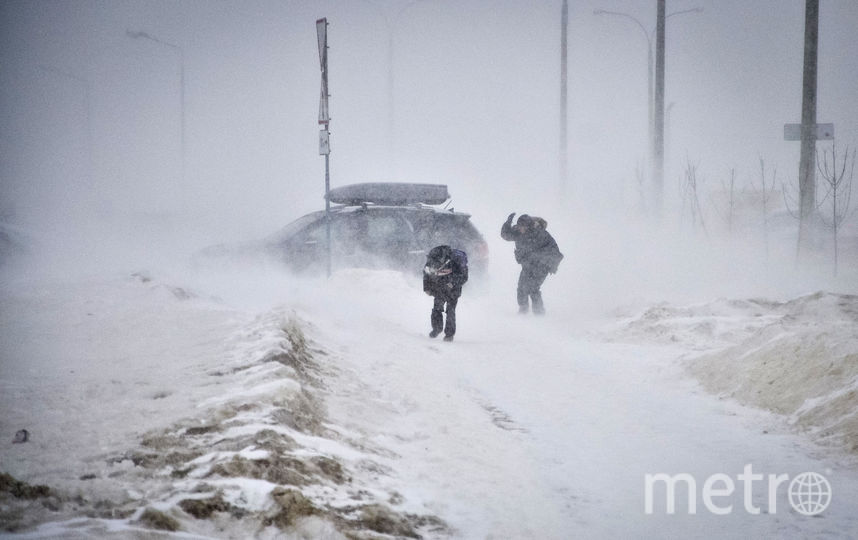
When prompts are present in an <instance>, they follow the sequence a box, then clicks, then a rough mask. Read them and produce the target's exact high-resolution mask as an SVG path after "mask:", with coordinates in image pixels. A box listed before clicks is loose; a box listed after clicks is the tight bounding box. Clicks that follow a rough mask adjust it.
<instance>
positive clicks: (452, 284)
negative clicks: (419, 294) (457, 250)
mask: <svg viewBox="0 0 858 540" xmlns="http://www.w3.org/2000/svg"><path fill="white" fill-rule="evenodd" d="M466 281H468V266H467V263H465V262H463V261H462V260H461V259H460V258H459V257H456V256H454V253H453V250H452V249H451V248H450V246H437V247H434V248H432V250H431V251H429V255H428V256H427V259H426V266H425V267H424V268H423V291H424V292H425V293H426V294H429V295H432V296H442V297H444V298H458V297H459V296H461V294H462V285H464V284H465V282H466Z"/></svg>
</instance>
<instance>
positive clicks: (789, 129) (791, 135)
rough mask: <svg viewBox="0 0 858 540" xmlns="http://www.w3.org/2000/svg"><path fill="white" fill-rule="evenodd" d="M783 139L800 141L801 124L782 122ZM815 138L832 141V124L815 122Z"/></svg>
mask: <svg viewBox="0 0 858 540" xmlns="http://www.w3.org/2000/svg"><path fill="white" fill-rule="evenodd" d="M784 140H785V141H800V140H801V124H784ZM816 140H817V141H832V140H834V124H816Z"/></svg>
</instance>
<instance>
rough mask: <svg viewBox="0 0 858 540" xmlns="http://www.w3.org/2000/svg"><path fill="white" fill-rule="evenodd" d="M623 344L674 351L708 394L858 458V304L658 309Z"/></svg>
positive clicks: (834, 300) (735, 303) (831, 301)
mask: <svg viewBox="0 0 858 540" xmlns="http://www.w3.org/2000/svg"><path fill="white" fill-rule="evenodd" d="M616 334H617V335H618V336H619V337H621V338H622V339H634V340H644V341H649V342H656V343H664V344H669V343H673V344H677V345H680V346H682V347H683V348H684V349H685V350H686V351H689V352H687V360H686V367H687V370H688V372H689V373H690V374H692V375H693V376H694V377H696V378H697V379H699V381H700V382H701V384H702V385H703V387H704V388H706V389H707V390H708V391H710V392H713V393H716V394H719V395H722V396H727V397H730V398H733V399H736V400H737V401H739V402H741V403H743V404H747V405H752V406H755V407H760V408H764V409H767V410H770V411H773V412H775V413H778V414H781V415H785V416H786V417H787V418H788V421H789V423H790V424H792V425H793V426H794V427H795V428H797V429H799V430H801V431H805V432H807V433H809V434H810V435H811V436H812V437H813V438H814V439H815V440H816V441H818V442H820V443H822V444H826V445H831V446H835V447H839V448H842V449H845V450H846V451H848V452H852V453H858V296H852V295H842V294H830V293H823V292H818V293H815V294H811V295H807V296H801V297H799V298H795V299H793V300H790V301H787V302H771V301H767V300H760V299H752V300H718V301H715V302H711V303H707V304H702V305H695V306H687V307H671V306H667V305H659V306H656V307H653V308H651V309H649V310H647V311H646V312H644V313H643V314H642V315H641V316H639V317H636V318H633V319H631V320H629V321H625V322H624V323H623V324H622V325H621V327H620V328H617V329H616Z"/></svg>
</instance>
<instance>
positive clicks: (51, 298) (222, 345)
mask: <svg viewBox="0 0 858 540" xmlns="http://www.w3.org/2000/svg"><path fill="white" fill-rule="evenodd" d="M2 303H3V306H4V307H3V311H2V318H1V319H0V328H2V333H3V335H4V342H5V343H4V346H3V359H2V362H0V385H2V393H0V408H2V410H3V411H4V414H3V415H2V416H0V437H2V439H0V440H2V453H0V456H2V457H0V473H2V476H0V524H1V525H0V528H2V530H3V531H6V532H13V531H26V530H29V532H28V533H24V534H23V535H22V536H23V537H30V536H32V537H52V538H53V537H68V538H78V537H93V536H98V537H105V536H107V537H134V536H135V535H138V534H141V531H146V530H150V531H151V530H158V531H163V532H171V533H175V534H177V535H179V536H187V535H191V536H194V535H199V536H202V537H232V538H243V537H246V536H248V535H253V536H258V537H274V536H278V535H282V534H284V533H283V531H291V532H290V534H296V535H299V536H302V535H303V536H306V537H313V538H320V537H323V538H324V537H326V538H341V537H343V533H346V534H348V535H349V536H351V537H353V538H361V537H363V536H365V535H367V534H372V535H375V534H393V535H396V536H405V537H415V536H417V535H418V534H419V533H418V531H422V532H423V534H424V535H425V534H427V533H429V534H431V533H432V532H433V531H434V532H436V533H437V532H445V531H446V526H445V524H444V523H443V522H442V521H441V520H440V519H438V518H436V517H434V516H431V515H425V509H423V508H422V507H421V506H420V504H419V502H415V501H411V500H409V501H405V500H404V499H403V497H402V496H401V495H400V494H398V493H396V492H384V491H382V490H379V489H377V488H376V487H375V486H374V484H373V479H374V478H375V477H377V476H378V472H379V471H381V470H384V469H385V466H384V465H382V464H380V463H379V461H383V460H384V459H385V458H386V457H389V456H388V454H389V453H388V452H387V451H386V450H385V449H383V448H380V447H376V446H373V445H372V444H369V443H368V442H367V441H363V440H362V441H358V440H355V439H354V438H353V435H352V434H350V433H349V432H348V431H347V430H344V429H342V428H340V427H338V426H335V425H332V424H330V423H329V422H328V420H327V417H326V416H327V415H326V410H325V409H326V405H325V400H326V392H327V391H326V385H327V384H328V382H329V381H331V380H333V379H336V377H337V373H336V367H335V366H333V365H331V364H330V363H329V362H325V361H324V360H325V355H326V354H327V353H326V352H325V350H324V349H323V348H320V347H317V346H316V345H314V344H313V343H311V342H310V341H309V340H308V339H307V338H306V337H305V333H304V328H305V325H306V323H304V322H302V321H300V320H299V319H298V318H297V317H296V316H295V315H294V314H293V313H292V312H291V311H290V310H288V309H285V308H278V309H273V310H269V311H266V312H264V313H262V314H261V315H252V314H248V313H244V312H241V311H238V310H234V309H230V308H226V307H225V306H224V305H223V303H221V302H218V301H216V299H212V298H204V297H200V296H198V295H196V294H194V293H193V292H191V291H189V290H187V289H185V288H180V287H174V286H170V285H167V284H164V283H161V282H159V281H158V280H157V279H153V278H152V277H150V276H148V275H146V274H135V275H134V276H131V277H125V278H119V279H114V280H101V279H98V280H96V279H93V280H89V281H86V282H83V283H61V282H55V283H51V284H47V283H44V282H40V283H38V284H34V286H32V287H30V288H27V287H23V288H22V287H21V284H20V283H19V284H18V286H16V287H15V288H14V292H11V291H10V290H7V291H4V294H3V302H2ZM320 360H321V361H320ZM20 429H26V430H27V431H28V434H29V440H28V441H27V442H25V443H18V444H16V443H13V437H14V434H15V433H16V431H18V430H20ZM23 479H25V480H26V481H22V480H23ZM34 526H35V527H36V528H35V529H32V527H34Z"/></svg>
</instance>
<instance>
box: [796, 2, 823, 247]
mask: <svg viewBox="0 0 858 540" xmlns="http://www.w3.org/2000/svg"><path fill="white" fill-rule="evenodd" d="M818 44H819V0H805V8H804V76H803V81H802V92H801V157H800V160H799V165H798V189H799V208H800V209H799V212H800V214H799V233H798V234H799V240H798V241H799V247H801V246H802V245H803V244H804V242H805V241H806V240H807V232H808V231H807V229H808V226H809V222H810V219H811V216H812V215H813V213H814V211H815V210H816V136H817V133H816V132H817V127H816V61H817V51H818Z"/></svg>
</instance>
